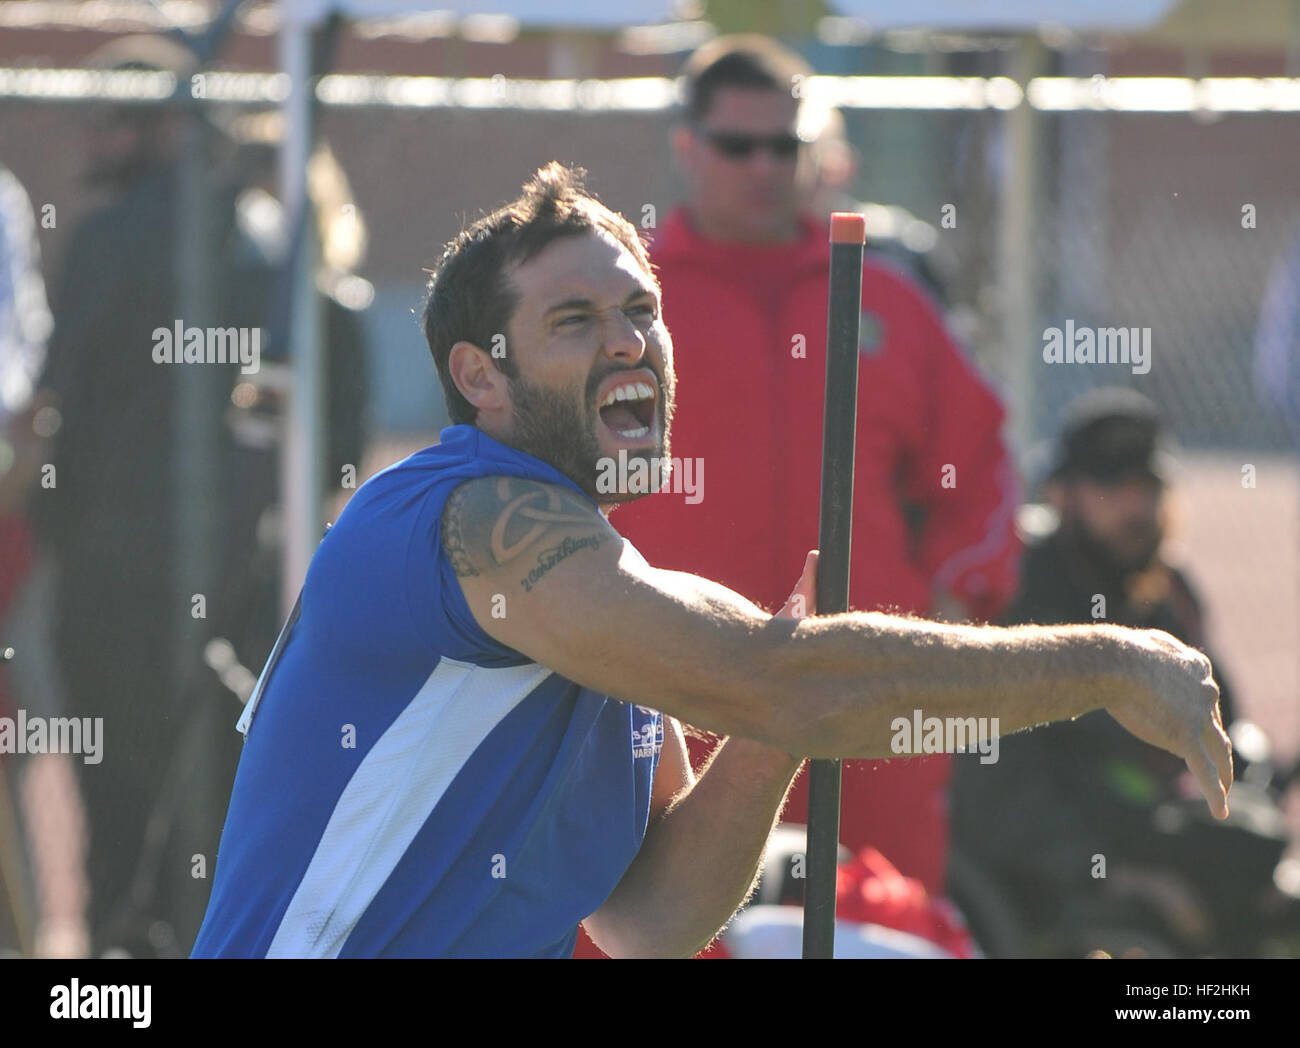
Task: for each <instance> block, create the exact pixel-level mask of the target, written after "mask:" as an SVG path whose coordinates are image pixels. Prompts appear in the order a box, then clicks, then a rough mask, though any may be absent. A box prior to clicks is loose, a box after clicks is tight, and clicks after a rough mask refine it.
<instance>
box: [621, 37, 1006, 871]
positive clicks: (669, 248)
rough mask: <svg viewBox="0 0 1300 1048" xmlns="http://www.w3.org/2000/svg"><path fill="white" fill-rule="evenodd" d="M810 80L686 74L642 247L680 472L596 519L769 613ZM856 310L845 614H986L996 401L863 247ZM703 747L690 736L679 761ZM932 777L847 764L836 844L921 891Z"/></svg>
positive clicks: (784, 545)
mask: <svg viewBox="0 0 1300 1048" xmlns="http://www.w3.org/2000/svg"><path fill="white" fill-rule="evenodd" d="M809 72H810V70H809V69H808V67H807V66H805V65H804V64H803V63H802V61H801V60H800V59H799V58H798V57H797V56H795V55H793V54H791V53H790V52H788V51H786V50H785V49H784V48H782V47H780V46H779V45H777V44H775V43H773V42H772V41H770V40H767V39H766V38H763V37H752V36H745V37H731V38H728V37H723V38H720V39H718V40H714V41H711V42H710V43H709V44H706V45H705V46H704V47H703V48H701V49H700V51H697V52H696V54H695V55H693V56H692V57H691V59H690V60H689V61H688V62H687V65H686V68H685V70H684V75H685V78H686V85H687V91H686V96H685V113H684V123H683V125H682V126H681V127H679V128H678V129H677V130H676V132H675V134H674V140H673V145H674V149H675V151H676V153H677V157H678V160H679V162H680V164H681V167H682V170H683V172H684V173H685V175H686V178H687V182H688V184H689V198H688V202H687V203H686V205H685V206H684V207H682V208H680V209H678V210H676V211H674V212H673V213H672V214H671V215H670V216H668V217H667V219H666V221H665V222H664V223H663V224H662V226H661V228H660V229H659V230H658V231H657V233H656V235H655V238H654V243H653V245H652V257H653V260H654V262H655V263H656V264H657V266H658V267H659V275H660V280H661V282H662V286H663V303H664V316H665V320H666V322H667V325H668V328H669V330H670V331H672V333H673V340H674V343H675V345H676V347H677V351H676V352H677V373H678V380H679V381H678V402H677V413H676V417H675V421H674V424H673V446H672V454H673V456H674V458H678V459H681V460H682V468H681V476H680V477H679V478H675V479H674V480H673V481H672V483H671V489H667V488H666V489H665V490H663V491H661V492H660V493H659V494H658V495H656V496H655V497H653V498H647V499H641V500H640V501H638V502H636V503H633V504H630V505H627V506H624V507H622V508H621V509H619V511H618V512H617V513H615V514H614V516H613V517H612V518H611V521H612V523H613V524H614V526H615V527H616V528H617V529H618V530H619V531H620V532H622V533H623V534H624V535H625V536H626V537H627V538H629V539H630V540H631V541H632V542H633V543H634V544H636V546H637V547H638V548H639V549H640V550H641V551H642V552H643V553H644V554H645V556H646V557H647V558H648V559H649V560H650V561H651V562H652V563H655V564H658V565H660V566H662V567H665V568H674V569H680V570H685V571H691V572H698V573H700V574H702V575H705V576H707V577H708V578H712V579H717V580H718V581H720V582H722V583H724V584H726V585H727V586H730V587H732V588H734V589H736V590H738V591H739V592H741V593H743V594H745V595H746V596H747V597H749V598H750V599H751V600H754V601H756V602H757V603H759V604H762V605H766V606H768V607H771V608H779V607H781V605H782V602H783V601H784V599H785V597H786V596H787V594H788V591H789V580H790V575H791V573H792V572H795V571H796V570H797V568H798V565H797V564H793V563H789V562H787V561H786V560H785V559H784V557H785V554H784V553H783V552H782V551H785V550H790V549H809V548H812V547H814V546H816V545H817V518H818V502H819V491H820V481H821V470H820V463H821V442H822V401H823V394H824V385H825V338H826V299H827V281H828V264H829V248H828V244H827V232H826V228H825V226H824V224H823V223H820V222H817V221H815V220H814V219H813V218H812V217H811V216H810V215H807V214H805V213H804V212H803V211H802V210H801V208H800V205H799V200H800V194H801V187H802V174H803V172H802V170H801V164H802V163H803V161H804V160H805V159H806V158H802V157H801V153H802V152H803V148H802V145H801V141H800V139H799V138H798V137H797V136H796V129H797V128H798V127H799V118H800V113H799V108H800V101H799V98H798V95H800V94H802V91H801V90H800V85H801V84H802V78H803V77H806V76H807V75H808V74H809ZM862 310H863V317H862V321H863V322H862V346H861V361H860V371H861V381H860V389H859V401H858V403H859V412H858V425H857V463H856V475H855V488H854V520H853V571H852V580H851V588H850V604H851V606H852V607H853V608H855V609H860V610H884V609H889V608H892V609H896V610H899V611H903V612H909V611H910V612H916V613H918V614H922V615H926V616H928V617H938V616H941V615H943V616H946V617H971V618H976V619H982V620H988V619H991V618H993V617H994V616H995V615H996V614H997V613H998V611H999V610H1000V609H1001V608H1002V606H1003V604H1004V603H1005V602H1006V601H1007V600H1008V599H1009V598H1010V596H1011V594H1012V593H1013V591H1014V589H1015V582H1016V578H1015V564H1016V560H1017V557H1018V555H1019V546H1018V544H1017V541H1016V538H1015V533H1014V529H1013V511H1014V508H1015V505H1016V499H1017V485H1016V481H1015V476H1014V472H1013V468H1012V466H1011V463H1010V461H1009V459H1008V456H1007V452H1006V448H1005V447H1004V445H1003V443H1002V440H1001V437H1000V428H1001V425H1002V420H1003V410H1002V406H1001V404H1000V403H999V402H998V399H997V397H996V396H995V395H994V394H993V393H992V392H991V391H990V389H989V387H988V386H987V385H986V384H985V382H984V381H983V380H982V379H981V378H980V376H979V374H978V373H977V372H976V370H975V368H974V367H973V366H972V364H971V362H970V361H969V360H968V359H967V358H966V356H965V355H964V354H963V352H962V351H961V349H960V348H959V347H958V346H957V345H956V343H954V341H953V339H952V337H951V336H950V335H949V334H948V333H947V332H946V331H945V330H944V326H943V322H942V319H941V317H940V315H939V313H938V311H937V309H936V307H935V305H934V304H933V302H932V301H931V300H930V299H929V298H928V297H927V295H926V293H925V292H924V291H922V290H921V289H920V288H919V287H918V286H917V285H915V284H914V283H913V282H912V281H910V280H909V279H908V278H906V277H904V276H902V275H901V274H899V273H898V272H896V271H894V270H892V269H890V268H887V267H886V266H884V265H883V264H881V263H880V262H877V261H873V260H872V259H871V257H870V255H869V256H868V259H867V261H866V263H865V265H864V271H863V301H862ZM682 481H687V482H688V483H682ZM669 657H670V656H669ZM711 748H712V746H711V745H710V744H708V743H705V742H703V741H702V740H693V741H692V758H693V759H694V760H696V761H697V763H698V761H699V760H700V759H702V758H703V757H704V756H706V755H707V752H708V751H709V750H711ZM949 768H950V758H949V757H947V756H943V755H940V756H937V757H924V758H912V759H908V760H906V761H904V760H890V761H848V762H846V763H845V765H844V808H843V818H842V823H841V830H840V838H841V840H842V842H843V843H844V844H845V845H847V846H848V847H849V848H850V849H851V850H853V851H854V852H856V851H858V850H859V849H860V848H862V847H863V846H866V845H870V846H873V847H875V848H877V849H879V851H880V852H882V853H883V854H884V855H885V856H886V857H887V858H888V859H889V860H890V861H891V862H892V863H894V865H896V866H897V868H898V869H899V870H900V871H901V872H902V873H903V874H905V875H908V876H911V877H915V878H917V879H918V880H920V881H921V882H922V883H923V884H924V885H925V886H926V888H927V889H929V890H930V891H931V892H935V893H938V892H941V891H942V890H943V870H944V862H945V850H946V842H947V836H948V827H947V812H946V807H947V805H946V799H945V793H946V788H947V783H948V777H949ZM790 796H791V800H790V805H789V807H788V808H787V810H786V815H785V817H786V819H787V820H789V821H792V822H806V821H807V775H806V774H804V775H802V776H800V779H799V781H798V783H797V784H796V786H795V787H794V790H793V791H792V793H791V795H790Z"/></svg>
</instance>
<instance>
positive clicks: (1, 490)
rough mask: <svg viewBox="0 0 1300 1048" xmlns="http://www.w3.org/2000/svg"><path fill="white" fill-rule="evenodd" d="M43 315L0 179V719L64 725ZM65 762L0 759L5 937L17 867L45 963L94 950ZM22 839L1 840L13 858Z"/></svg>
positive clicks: (16, 903)
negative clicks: (39, 507) (16, 773)
mask: <svg viewBox="0 0 1300 1048" xmlns="http://www.w3.org/2000/svg"><path fill="white" fill-rule="evenodd" d="M50 327H51V321H50V313H49V309H48V307H47V306H46V301H45V285H44V282H43V281H42V280H41V269H40V245H39V242H38V241H37V236H36V222H35V217H34V215H33V212H32V205H31V201H30V200H29V199H28V197H27V194H26V192H25V191H24V190H23V187H22V185H21V184H20V183H19V182H18V180H17V179H16V178H15V177H14V176H13V175H12V174H11V173H10V172H9V171H8V170H6V169H4V168H0V648H5V647H12V648H13V649H14V651H15V655H16V658H15V661H14V662H12V663H8V664H6V665H5V666H4V667H3V669H0V716H3V717H14V716H15V715H16V713H17V711H18V710H19V709H20V708H21V709H22V710H24V711H25V713H26V715H27V716H28V717H32V718H36V717H40V718H46V719H48V718H50V717H56V716H63V715H64V710H63V696H62V689H61V687H60V685H59V679H58V672H57V669H56V668H55V666H54V660H53V653H52V650H51V638H50V626H51V606H50V604H51V596H52V594H51V588H52V584H53V577H52V569H53V565H52V564H51V563H50V561H49V559H48V558H45V557H41V556H40V555H39V553H38V551H37V550H36V548H35V544H34V542H33V539H32V535H31V529H30V527H29V525H28V521H27V516H26V512H25V503H26V499H27V497H28V494H29V492H30V490H31V487H32V483H33V481H34V480H35V479H36V477H37V475H38V473H39V471H40V467H41V464H42V462H43V461H44V459H45V457H46V454H47V453H48V450H49V440H48V438H49V436H50V435H51V434H52V433H53V431H54V429H55V428H56V425H57V421H56V420H57V417H58V416H57V412H56V411H55V409H54V408H53V406H52V405H51V404H50V398H49V397H47V396H44V395H41V394H38V392H37V390H36V382H37V379H38V377H39V375H40V373H41V370H42V368H43V367H44V364H45V351H46V340H47V339H48V338H49V335H50ZM78 759H79V758H78V757H76V756H74V755H71V754H65V753H43V754H29V755H25V756H15V755H11V754H0V777H3V778H4V779H5V780H9V778H10V774H9V773H10V771H11V770H15V769H17V770H21V772H22V775H21V780H20V781H21V786H20V789H19V790H18V791H17V793H18V795H19V796H20V798H21V805H22V810H23V816H24V817H23V820H22V822H23V825H24V828H25V830H26V833H25V834H24V838H25V840H24V844H25V849H24V850H25V851H26V852H27V853H28V855H27V858H28V862H27V863H23V862H22V861H21V859H22V856H19V855H17V854H12V853H11V854H8V855H4V856H0V878H3V879H4V881H5V883H4V884H3V891H2V892H0V895H3V896H5V897H7V898H8V899H9V901H10V903H11V906H10V907H6V908H5V911H0V926H4V925H5V924H6V923H8V921H7V919H8V918H9V914H10V912H18V909H17V908H20V907H24V901H23V900H24V896H25V895H26V890H27V885H26V884H25V883H21V882H20V883H10V882H9V876H12V875H13V874H14V871H18V870H21V869H22V868H23V867H24V866H27V867H29V868H30V872H31V875H32V877H33V879H34V881H35V888H36V902H37V915H36V919H35V922H34V923H35V928H34V929H22V928H19V927H14V928H12V929H11V932H12V933H14V936H15V938H12V939H11V938H10V936H6V935H3V934H0V943H3V942H4V941H6V940H7V941H11V942H13V943H14V944H15V945H20V946H21V945H25V944H22V943H20V942H18V940H17V938H16V937H17V935H18V934H19V933H22V932H24V931H26V932H28V933H32V934H33V937H34V943H33V944H32V945H34V948H35V951H36V953H37V955H38V956H42V957H81V956H85V955H86V953H87V951H88V950H89V948H90V942H89V935H88V931H87V927H86V896H87V888H86V872H85V845H86V841H85V829H84V814H83V809H82V805H81V798H80V796H79V794H78V791H77V781H76V772H75V770H74V766H73V762H74V761H76V760H78ZM13 795H14V791H11V790H9V789H8V788H7V782H0V804H3V805H4V806H5V808H6V810H5V811H3V812H0V819H3V820H4V822H5V823H6V825H9V826H11V827H16V826H17V824H18V820H17V818H16V817H15V812H14V811H13V810H12V808H11V807H10V804H11V800H10V798H11V797H12V796H13ZM17 844H18V841H17V840H6V839H0V849H4V848H5V847H6V846H8V847H9V848H10V849H14V850H15V851H16V845H17Z"/></svg>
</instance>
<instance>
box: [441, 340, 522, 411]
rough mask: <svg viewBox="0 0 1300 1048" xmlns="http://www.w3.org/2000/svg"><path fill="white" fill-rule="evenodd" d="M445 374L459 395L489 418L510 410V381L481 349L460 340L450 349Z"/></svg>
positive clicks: (471, 343)
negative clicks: (449, 376)
mask: <svg viewBox="0 0 1300 1048" xmlns="http://www.w3.org/2000/svg"><path fill="white" fill-rule="evenodd" d="M447 370H448V372H449V373H450V374H451V380H452V381H453V382H454V383H456V388H457V389H458V390H460V395H461V396H462V397H464V398H465V399H466V400H468V401H469V402H470V403H471V404H473V405H474V407H476V408H478V410H479V411H480V412H482V413H486V414H487V415H488V416H489V417H490V416H492V415H494V414H496V413H498V412H499V411H500V410H501V409H502V408H509V406H510V396H509V392H508V388H507V387H508V385H509V379H508V378H507V377H506V375H505V373H504V372H503V371H501V370H500V369H499V368H498V367H497V366H496V364H495V363H493V361H492V357H491V356H490V355H489V354H488V353H487V351H486V350H484V349H483V348H482V347H481V346H477V345H475V344H474V343H473V342H467V341H465V340H463V339H462V340H461V341H460V342H457V343H456V344H455V345H454V346H452V347H451V353H450V354H449V355H448V357H447Z"/></svg>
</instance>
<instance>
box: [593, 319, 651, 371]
mask: <svg viewBox="0 0 1300 1048" xmlns="http://www.w3.org/2000/svg"><path fill="white" fill-rule="evenodd" d="M602 330H603V333H604V339H603V345H602V348H603V349H604V351H605V353H606V354H607V355H608V356H611V357H616V358H617V359H619V360H631V361H637V360H640V359H641V358H642V357H643V356H645V351H646V342H645V332H643V331H641V329H640V328H638V327H637V326H636V325H635V324H634V323H632V318H631V317H629V316H628V315H627V314H626V313H625V312H623V310H621V309H612V310H610V312H609V314H608V315H607V316H606V318H605V323H604V325H603V329H602Z"/></svg>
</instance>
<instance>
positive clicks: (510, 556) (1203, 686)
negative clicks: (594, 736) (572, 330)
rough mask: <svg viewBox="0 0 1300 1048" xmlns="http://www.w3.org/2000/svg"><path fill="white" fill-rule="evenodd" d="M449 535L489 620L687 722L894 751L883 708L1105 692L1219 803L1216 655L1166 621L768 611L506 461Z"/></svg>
mask: <svg viewBox="0 0 1300 1048" xmlns="http://www.w3.org/2000/svg"><path fill="white" fill-rule="evenodd" d="M442 536H443V544H444V547H445V548H446V550H447V552H448V555H449V556H450V557H451V560H452V563H453V565H455V566H456V570H457V573H458V574H459V576H460V582H461V588H462V590H463V592H464V594H465V598H466V601H467V603H468V605H469V608H470V610H471V612H472V614H473V615H474V617H475V619H476V620H477V621H478V623H479V624H480V625H481V626H482V627H483V629H484V630H485V631H486V632H487V633H489V634H490V635H492V636H493V637H495V638H497V639H498V640H500V641H501V642H502V643H504V644H507V645H509V646H510V647H512V648H514V649H515V650H517V651H520V652H522V653H524V654H525V655H527V656H529V657H530V658H532V659H534V660H535V661H537V662H538V663H539V664H541V665H544V666H548V667H550V668H551V669H553V670H555V671H556V672H558V673H560V674H562V675H563V676H565V677H568V678H569V679H570V680H574V681H577V682H578V683H580V684H583V685H585V686H587V687H589V688H592V689H594V690H597V691H601V692H604V693H605V694H607V695H612V696H615V697H617V698H620V699H623V700H625V701H629V702H637V703H641V704H642V705H645V706H651V707H653V708H655V709H658V710H662V711H663V712H665V713H669V714H672V715H673V716H675V717H677V718H678V719H680V720H682V721H683V722H685V723H689V724H694V725H697V726H699V727H702V728H708V729H710V730H713V731H716V732H718V733H719V734H722V735H733V736H742V737H745V738H750V739H754V740H756V741H758V742H761V743H764V744H765V745H768V746H771V747H773V748H775V749H779V750H785V751H787V752H790V753H795V754H804V755H807V756H810V757H890V756H896V754H895V753H894V752H893V750H892V749H891V747H890V740H891V737H892V734H893V732H892V728H891V722H892V721H893V719H894V718H895V717H897V716H902V717H907V718H910V717H911V716H912V715H913V712H914V711H916V710H918V709H919V710H921V711H923V713H924V715H925V716H927V717H929V716H936V717H940V718H946V717H949V716H952V717H961V718H965V717H971V716H974V717H997V718H998V719H999V723H1000V727H1001V730H1002V732H1003V733H1010V732H1014V731H1018V730H1020V729H1022V728H1027V727H1031V726H1033V725H1036V724H1042V723H1046V722H1050V721H1055V720H1064V719H1068V718H1073V717H1077V716H1079V715H1081V714H1083V713H1087V712H1089V711H1091V710H1094V709H1099V708H1100V709H1106V710H1108V711H1109V712H1110V713H1111V715H1112V716H1114V717H1115V718H1116V719H1117V720H1118V721H1119V722H1120V724H1122V725H1123V726H1124V727H1125V728H1127V729H1128V730H1129V731H1131V732H1133V734H1135V735H1137V736H1138V737H1139V738H1141V739H1143V740H1144V741H1146V742H1149V743H1151V744H1153V745H1156V746H1160V747H1161V748H1163V749H1167V750H1169V751H1170V752H1172V753H1175V754H1177V755H1178V756H1180V757H1182V758H1183V759H1184V760H1186V761H1187V763H1188V766H1189V767H1190V768H1191V770H1192V772H1193V773H1194V774H1195V776H1196V778H1197V782H1198V783H1199V785H1200V787H1201V791H1202V793H1204V795H1205V797H1206V800H1207V802H1208V803H1209V805H1210V807H1211V809H1212V810H1213V811H1214V812H1215V814H1217V815H1219V816H1224V815H1226V812H1227V799H1226V798H1227V789H1228V787H1229V786H1230V785H1231V782H1232V772H1231V766H1230V756H1229V755H1230V747H1229V744H1228V740H1227V736H1226V735H1225V734H1224V732H1223V728H1222V725H1221V724H1220V722H1219V716H1218V688H1217V686H1216V685H1215V683H1214V680H1213V678H1212V676H1211V670H1210V663H1209V660H1208V659H1206V658H1205V656H1204V655H1202V654H1201V653H1200V652H1197V651H1195V650H1194V649H1192V648H1189V647H1187V646H1185V645H1183V644H1181V643H1180V642H1178V641H1177V640H1175V639H1174V638H1172V637H1170V636H1168V635H1167V634H1164V633H1159V632H1156V631H1144V630H1129V629H1125V628H1123V627H1118V626H1111V625H1107V624H1099V625H1091V626H1060V627H1039V626H1021V627H1013V628H1001V627H992V626H981V627H975V626H961V625H948V624H941V623H932V622H924V621H920V620H915V619H907V618H901V617H897V616H891V615H884V614H879V613H874V612H873V613H848V614H843V615H831V616H826V617H824V618H816V619H804V620H802V621H799V622H793V621H788V620H782V619H775V618H772V617H770V616H769V615H768V614H767V613H765V612H763V611H762V610H761V609H759V608H757V607H755V606H754V605H753V604H751V603H750V602H749V601H747V600H745V599H744V598H743V597H741V596H740V595H739V594H736V593H733V592H731V591H730V590H728V589H726V588H725V587H722V586H719V585H717V584H716V583H712V582H709V581H707V580H705V579H700V578H698V577H696V576H693V575H687V574H683V573H680V572H668V571H661V570H658V569H655V568H652V567H650V566H648V565H647V564H646V563H645V561H644V559H642V558H641V557H640V555H639V554H637V553H636V551H635V550H634V549H633V548H632V547H631V546H630V545H628V544H626V543H625V542H624V541H623V539H622V538H621V537H620V536H619V535H618V534H617V533H616V532H615V531H614V530H613V529H612V528H611V527H610V526H609V523H608V522H607V521H606V520H605V519H604V518H603V517H602V516H600V514H599V513H597V512H596V511H595V509H593V508H592V506H591V504H590V503H589V502H587V501H586V500H584V499H582V498H581V497H579V496H578V495H576V494H575V493H573V492H572V491H570V490H568V489H566V488H563V487H560V486H557V485H550V484H542V483H539V482H536V481H528V480H519V479H515V478H501V477H488V478H481V479H478V480H473V481H469V482H467V483H465V484H463V485H461V486H460V487H459V488H458V489H457V490H456V492H455V493H454V494H453V496H452V498H451V499H449V500H448V503H447V507H446V510H445V511H444V514H443V528H442ZM502 596H504V598H505V615H504V617H494V616H493V614H492V611H493V609H494V607H499V606H500V604H499V598H500V597H502Z"/></svg>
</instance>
